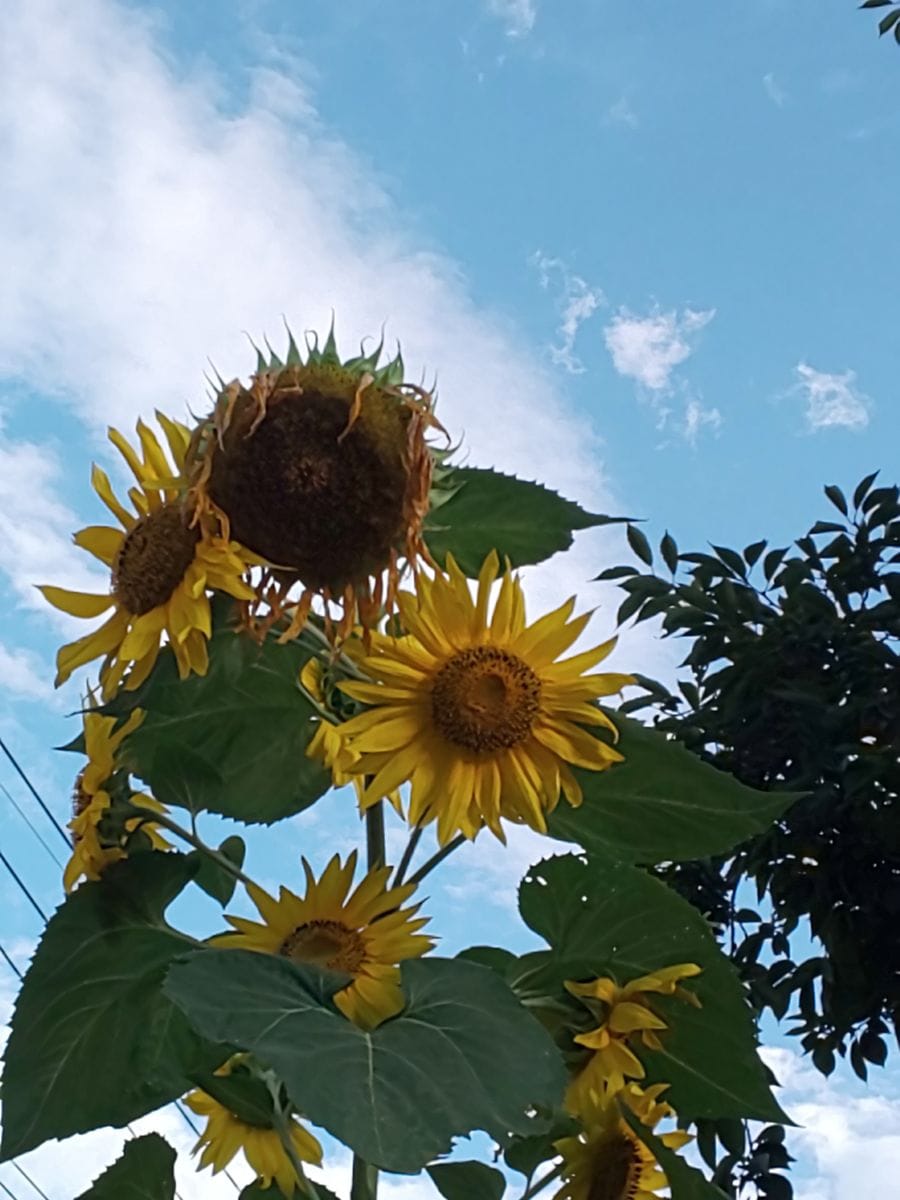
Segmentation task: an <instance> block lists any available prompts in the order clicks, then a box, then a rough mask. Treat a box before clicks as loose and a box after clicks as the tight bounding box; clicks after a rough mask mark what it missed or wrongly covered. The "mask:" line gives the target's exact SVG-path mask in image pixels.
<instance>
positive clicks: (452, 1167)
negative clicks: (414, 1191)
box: [426, 1162, 506, 1200]
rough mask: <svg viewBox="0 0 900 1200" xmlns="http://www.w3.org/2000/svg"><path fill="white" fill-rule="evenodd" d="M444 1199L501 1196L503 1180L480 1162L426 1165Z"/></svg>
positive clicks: (486, 1199)
mask: <svg viewBox="0 0 900 1200" xmlns="http://www.w3.org/2000/svg"><path fill="white" fill-rule="evenodd" d="M426 1169H427V1171H428V1174H429V1175H430V1176H431V1182H432V1183H433V1184H434V1186H435V1187H436V1188H437V1190H438V1191H439V1192H440V1193H441V1195H442V1196H443V1197H444V1200H501V1197H502V1195H503V1193H504V1192H505V1191H506V1180H505V1178H504V1177H503V1174H502V1172H500V1171H498V1170H497V1169H496V1168H495V1167H488V1166H485V1164H484V1163H480V1162H450V1163H434V1164H432V1166H430V1167H428V1168H426Z"/></svg>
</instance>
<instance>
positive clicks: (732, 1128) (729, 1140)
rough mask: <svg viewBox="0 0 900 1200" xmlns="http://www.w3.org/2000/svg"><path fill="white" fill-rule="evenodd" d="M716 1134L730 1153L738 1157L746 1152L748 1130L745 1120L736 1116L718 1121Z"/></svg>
mask: <svg viewBox="0 0 900 1200" xmlns="http://www.w3.org/2000/svg"><path fill="white" fill-rule="evenodd" d="M716 1136H717V1137H718V1139H719V1141H720V1142H721V1143H722V1145H723V1146H724V1147H725V1149H726V1150H727V1151H728V1153H729V1154H734V1155H736V1156H737V1157H738V1158H740V1157H741V1155H742V1154H743V1153H744V1148H745V1146H746V1144H747V1132H746V1130H745V1129H744V1122H743V1121H740V1120H737V1119H736V1118H734V1117H731V1118H727V1119H723V1120H721V1121H717V1122H716Z"/></svg>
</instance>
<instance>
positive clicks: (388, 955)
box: [212, 851, 434, 1029]
mask: <svg viewBox="0 0 900 1200" xmlns="http://www.w3.org/2000/svg"><path fill="white" fill-rule="evenodd" d="M303 871H304V874H305V875H306V894H305V895H304V896H303V898H302V899H301V897H299V896H297V895H295V894H294V893H293V892H291V891H288V889H287V888H284V887H283V888H281V890H280V893H279V896H278V899H277V900H275V899H274V898H273V897H272V896H270V895H268V893H267V892H264V891H263V890H262V888H260V887H257V886H256V885H255V884H248V885H247V891H248V892H249V895H250V898H251V900H252V901H253V903H254V904H255V905H256V908H257V910H258V911H259V914H260V916H261V917H262V918H263V924H260V923H258V922H256V921H248V920H246V919H245V918H244V917H228V918H227V920H228V922H229V924H230V925H232V926H233V927H234V928H235V929H236V930H237V931H238V932H237V933H224V934H219V935H217V936H216V937H214V938H213V939H212V942H213V944H214V945H217V946H232V947H235V948H236V949H240V950H258V951H262V952H263V953H268V954H281V955H283V956H284V957H285V958H289V959H292V960H293V961H294V962H298V963H312V964H314V965H315V966H319V967H327V968H328V969H329V970H332V971H340V972H342V973H344V974H347V975H351V976H352V977H353V978H352V982H351V983H349V984H348V985H347V986H346V987H344V988H342V989H341V990H340V991H338V992H337V993H336V994H335V996H334V1002H335V1004H336V1005H337V1007H338V1009H339V1010H340V1011H341V1012H342V1013H343V1014H344V1016H345V1017H347V1019H348V1020H350V1021H353V1022H354V1023H355V1024H356V1025H359V1026H360V1027H361V1028H363V1029H374V1028H375V1026H377V1025H380V1024H381V1022H382V1021H386V1020H387V1019H388V1018H389V1017H393V1016H396V1015H397V1013H398V1012H400V1011H401V1009H402V1008H403V1004H404V1000H403V993H402V991H401V990H400V968H399V967H398V966H397V963H399V962H401V961H403V960H404V959H407V958H418V957H419V956H420V955H422V954H425V953H426V952H427V951H428V950H430V949H431V947H432V945H433V944H434V943H433V942H432V940H431V938H429V937H427V936H426V935H425V934H421V933H418V932H417V931H418V930H419V929H421V928H422V926H423V925H426V924H427V918H424V917H417V916H416V913H417V912H418V908H419V906H418V905H416V906H415V907H412V908H401V907H400V906H401V904H403V902H404V901H405V900H407V899H408V898H409V897H410V896H411V895H412V893H413V891H414V890H415V887H414V885H412V884H404V885H403V886H402V887H395V888H386V886H385V885H386V884H387V880H388V876H389V875H390V872H391V869H390V867H380V868H378V869H376V870H374V871H370V872H369V874H368V875H366V877H365V878H364V879H363V880H362V882H361V883H360V884H359V886H358V887H357V888H356V890H355V891H354V892H353V893H352V894H350V895H348V893H349V892H350V885H351V884H352V882H353V876H354V874H355V872H356V851H354V852H353V853H352V854H351V855H350V856H349V857H348V859H347V861H346V863H344V865H343V866H342V865H341V861H340V859H339V857H338V856H337V855H335V856H334V858H332V860H331V862H329V864H328V866H327V867H326V869H325V872H324V874H323V875H322V878H321V879H319V880H318V881H317V880H316V878H315V876H314V875H313V873H312V868H311V867H310V865H309V863H308V862H307V861H306V859H305V858H304V859H303Z"/></svg>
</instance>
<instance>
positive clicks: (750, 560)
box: [744, 541, 768, 567]
mask: <svg viewBox="0 0 900 1200" xmlns="http://www.w3.org/2000/svg"><path fill="white" fill-rule="evenodd" d="M767 544H768V543H767V542H765V541H761V542H751V543H750V545H749V546H745V547H744V561H745V562H746V564H747V566H748V567H752V566H754V565H755V563H756V562H757V560H758V558H759V556H760V555H761V554H762V552H763V550H765V548H766V546H767Z"/></svg>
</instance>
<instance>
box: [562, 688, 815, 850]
mask: <svg viewBox="0 0 900 1200" xmlns="http://www.w3.org/2000/svg"><path fill="white" fill-rule="evenodd" d="M609 715H610V716H611V717H612V719H613V721H614V722H615V724H616V726H617V728H618V729H619V741H618V742H617V743H616V745H617V748H618V750H619V751H620V752H621V753H622V754H623V755H624V756H625V761H624V762H621V763H616V764H615V765H614V766H612V767H610V768H609V769H608V770H606V771H586V770H582V769H580V768H576V769H575V775H576V776H577V778H578V781H579V783H580V784H581V787H582V789H583V791H584V803H583V804H582V805H581V807H580V808H571V807H570V806H569V805H568V804H567V803H566V802H565V801H560V804H559V807H558V808H557V809H556V811H555V812H553V813H552V814H551V816H550V818H549V820H548V823H547V824H548V832H549V833H550V836H551V837H554V838H558V839H560V840H561V841H565V842H576V843H577V844H578V845H580V846H583V847H584V848H585V850H589V851H593V852H596V853H599V854H602V855H606V856H610V857H613V858H620V859H623V860H626V861H629V862H642V863H659V862H680V861H683V860H686V859H692V858H704V857H706V856H707V855H710V854H720V853H723V852H725V851H727V850H730V849H731V848H732V847H733V846H735V845H737V844H738V843H739V842H743V841H746V839H747V838H749V837H751V836H753V834H756V833H761V832H763V830H765V829H767V828H768V827H769V825H771V823H772V821H773V820H775V818H776V817H778V816H779V815H780V814H781V813H782V812H784V810H785V809H786V808H787V807H788V806H789V805H791V804H793V803H794V801H795V800H796V799H797V796H796V795H795V794H792V793H788V792H758V791H756V790H754V789H753V788H749V787H747V786H746V785H745V784H743V783H739V782H738V781H737V780H736V779H735V778H734V777H733V776H731V775H726V774H725V772H724V771H718V770H716V768H715V767H711V766H709V764H708V763H705V762H703V761H702V760H701V759H699V758H697V756H696V755H694V754H691V752H690V751H689V750H686V749H685V748H684V746H682V745H681V743H680V742H676V741H673V740H672V739H670V738H668V737H666V735H665V734H663V733H661V732H659V731H658V730H656V729H652V728H650V727H649V726H647V725H642V724H641V723H640V722H639V721H635V720H632V719H630V718H629V717H623V716H621V715H620V714H618V713H613V712H611V713H610V714H609Z"/></svg>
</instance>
